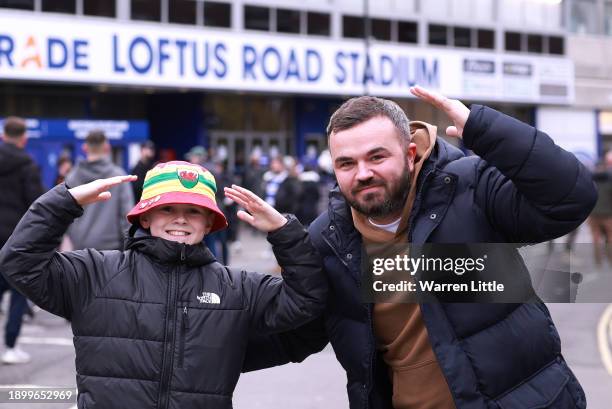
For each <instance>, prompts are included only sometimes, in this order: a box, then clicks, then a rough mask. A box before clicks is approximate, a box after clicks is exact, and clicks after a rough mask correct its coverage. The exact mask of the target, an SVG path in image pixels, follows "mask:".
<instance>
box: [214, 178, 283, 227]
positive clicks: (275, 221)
mask: <svg viewBox="0 0 612 409" xmlns="http://www.w3.org/2000/svg"><path fill="white" fill-rule="evenodd" d="M225 195H226V196H227V197H229V198H230V199H232V200H233V201H234V202H236V203H238V204H239V205H240V206H242V207H244V208H245V209H246V210H247V211H248V212H249V213H250V214H249V213H247V212H245V211H244V210H240V211H238V218H239V219H240V220H242V221H243V222H247V223H248V224H250V225H251V226H253V227H255V228H256V229H257V230H260V231H263V232H266V233H267V232H271V231H274V230H277V229H280V228H281V227H283V226H284V225H285V224H286V223H287V219H286V218H285V216H283V215H282V214H280V213H279V212H277V211H276V209H274V208H273V207H272V206H270V205H269V204H268V203H266V201H264V200H263V199H261V198H260V197H258V196H257V195H256V194H255V193H253V192H251V191H250V190H248V189H245V188H243V187H240V186H237V185H232V187H226V188H225Z"/></svg>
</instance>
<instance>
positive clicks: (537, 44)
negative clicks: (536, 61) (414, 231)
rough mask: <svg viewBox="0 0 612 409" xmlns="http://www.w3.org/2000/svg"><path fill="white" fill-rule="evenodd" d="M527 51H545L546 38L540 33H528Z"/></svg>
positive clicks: (540, 52)
mask: <svg viewBox="0 0 612 409" xmlns="http://www.w3.org/2000/svg"><path fill="white" fill-rule="evenodd" d="M527 51H528V52H530V53H539V54H542V53H543V52H544V39H543V38H542V36H541V35H539V34H527Z"/></svg>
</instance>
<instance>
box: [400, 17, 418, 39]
mask: <svg viewBox="0 0 612 409" xmlns="http://www.w3.org/2000/svg"><path fill="white" fill-rule="evenodd" d="M397 41H399V42H400V43H413V44H416V43H418V42H419V31H418V26H417V23H414V22H412V21H398V22H397Z"/></svg>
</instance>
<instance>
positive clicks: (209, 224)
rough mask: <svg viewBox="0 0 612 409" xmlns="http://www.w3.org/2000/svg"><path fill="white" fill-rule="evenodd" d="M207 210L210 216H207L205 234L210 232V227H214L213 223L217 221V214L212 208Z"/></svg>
mask: <svg viewBox="0 0 612 409" xmlns="http://www.w3.org/2000/svg"><path fill="white" fill-rule="evenodd" d="M207 212H208V217H207V218H206V226H205V227H204V234H205V235H206V234H208V233H210V229H212V227H213V223H214V222H215V214H214V213H213V212H212V211H210V210H207Z"/></svg>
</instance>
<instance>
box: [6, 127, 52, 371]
mask: <svg viewBox="0 0 612 409" xmlns="http://www.w3.org/2000/svg"><path fill="white" fill-rule="evenodd" d="M2 140H3V142H4V143H3V144H2V145H0V247H1V246H3V245H4V243H6V241H7V240H8V238H9V237H10V235H11V233H12V232H13V230H14V229H15V226H17V223H18V222H19V220H20V219H21V216H23V214H24V213H25V212H26V210H28V207H29V206H30V204H32V202H33V201H34V200H36V198H37V197H38V196H40V195H41V194H42V193H43V192H44V188H43V186H42V183H41V180H40V170H39V169H38V166H37V165H36V164H35V163H34V161H33V160H32V158H30V156H29V155H28V154H27V152H26V151H25V149H24V148H25V146H26V144H27V142H28V136H27V132H26V123H25V121H24V120H23V119H21V118H17V117H8V118H6V119H5V120H4V133H3V135H2ZM7 290H11V303H10V307H9V315H8V320H7V322H6V328H5V333H4V343H5V345H6V350H5V351H4V353H3V354H2V362H3V363H5V364H21V363H26V362H29V361H30V355H29V354H28V353H26V352H25V351H22V350H21V349H20V348H19V347H17V346H16V343H17V338H18V336H19V332H20V331H21V322H22V317H23V314H24V312H25V310H26V309H27V301H26V298H25V297H24V296H23V295H21V294H20V293H18V292H17V291H16V290H15V289H12V288H11V287H10V286H9V285H8V283H7V282H6V281H5V280H4V278H3V277H2V275H0V299H1V295H2V294H4V292H5V291H7Z"/></svg>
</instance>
